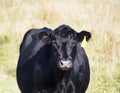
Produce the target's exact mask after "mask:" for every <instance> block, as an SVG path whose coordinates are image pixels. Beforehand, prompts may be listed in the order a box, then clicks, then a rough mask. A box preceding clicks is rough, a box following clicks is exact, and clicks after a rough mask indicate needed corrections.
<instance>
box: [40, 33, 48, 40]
mask: <svg viewBox="0 0 120 93" xmlns="http://www.w3.org/2000/svg"><path fill="white" fill-rule="evenodd" d="M47 38H48V34H47V33H46V32H41V33H40V34H39V39H40V40H42V41H43V42H46V40H47Z"/></svg>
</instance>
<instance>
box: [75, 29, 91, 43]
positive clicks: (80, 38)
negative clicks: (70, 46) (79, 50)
mask: <svg viewBox="0 0 120 93" xmlns="http://www.w3.org/2000/svg"><path fill="white" fill-rule="evenodd" d="M85 36H86V41H89V39H90V38H91V33H90V32H88V31H81V32H80V33H77V40H78V42H82V41H83V39H84V37H85Z"/></svg>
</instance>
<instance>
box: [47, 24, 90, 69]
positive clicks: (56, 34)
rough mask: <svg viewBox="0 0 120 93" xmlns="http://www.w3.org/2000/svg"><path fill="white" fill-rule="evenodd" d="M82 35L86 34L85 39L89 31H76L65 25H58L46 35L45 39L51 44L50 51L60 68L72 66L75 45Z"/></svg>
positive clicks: (75, 50)
mask: <svg viewBox="0 0 120 93" xmlns="http://www.w3.org/2000/svg"><path fill="white" fill-rule="evenodd" d="M84 36H86V40H87V41H88V40H89V39H90V38H91V34H90V33H89V32H87V31H82V32H80V33H77V32H76V31H75V30H73V29H72V28H71V27H70V26H67V25H62V26H60V27H58V28H57V29H55V30H54V31H53V33H52V34H50V35H49V36H48V39H47V41H49V44H51V46H52V52H53V54H54V56H55V58H57V60H56V62H57V65H58V67H59V68H60V69H61V70H69V69H70V68H72V66H73V62H74V59H75V56H76V52H77V45H79V44H78V43H80V42H82V40H83V38H84Z"/></svg>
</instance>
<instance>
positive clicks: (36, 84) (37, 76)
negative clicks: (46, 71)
mask: <svg viewBox="0 0 120 93" xmlns="http://www.w3.org/2000/svg"><path fill="white" fill-rule="evenodd" d="M41 81H42V73H41V68H40V66H39V64H37V63H36V64H35V67H34V71H33V93H41V92H40V89H41V84H42V83H41Z"/></svg>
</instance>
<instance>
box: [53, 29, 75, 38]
mask: <svg viewBox="0 0 120 93" xmlns="http://www.w3.org/2000/svg"><path fill="white" fill-rule="evenodd" d="M54 36H55V38H71V39H72V38H75V37H76V33H75V32H73V31H57V32H56V33H54Z"/></svg>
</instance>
